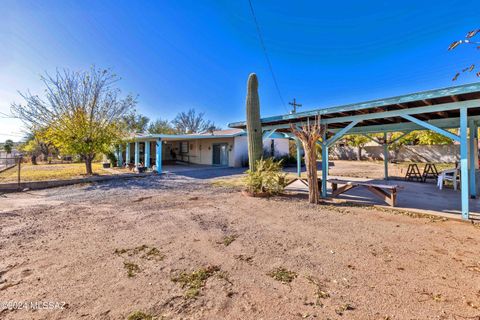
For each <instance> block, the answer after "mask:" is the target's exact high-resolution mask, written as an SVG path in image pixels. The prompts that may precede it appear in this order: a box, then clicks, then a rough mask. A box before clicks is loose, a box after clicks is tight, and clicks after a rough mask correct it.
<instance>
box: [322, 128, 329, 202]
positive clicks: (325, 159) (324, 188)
mask: <svg viewBox="0 0 480 320" xmlns="http://www.w3.org/2000/svg"><path fill="white" fill-rule="evenodd" d="M327 171H328V146H327V133H326V132H324V133H323V138H322V197H323V198H326V197H327V179H328V172H327Z"/></svg>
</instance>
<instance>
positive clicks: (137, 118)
mask: <svg viewBox="0 0 480 320" xmlns="http://www.w3.org/2000/svg"><path fill="white" fill-rule="evenodd" d="M123 121H124V122H125V125H126V130H127V131H128V132H131V133H144V132H146V131H147V126H148V123H149V122H150V119H149V118H148V117H147V116H144V115H142V114H139V113H136V112H131V113H129V114H127V115H125V116H123Z"/></svg>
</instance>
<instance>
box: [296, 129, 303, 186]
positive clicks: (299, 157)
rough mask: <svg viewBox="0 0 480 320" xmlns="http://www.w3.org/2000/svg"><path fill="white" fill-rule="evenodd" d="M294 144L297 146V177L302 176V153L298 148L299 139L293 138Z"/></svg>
mask: <svg viewBox="0 0 480 320" xmlns="http://www.w3.org/2000/svg"><path fill="white" fill-rule="evenodd" d="M295 144H296V145H297V176H299V177H301V176H302V151H301V149H300V148H301V146H300V139H298V138H295Z"/></svg>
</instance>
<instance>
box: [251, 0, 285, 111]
mask: <svg viewBox="0 0 480 320" xmlns="http://www.w3.org/2000/svg"><path fill="white" fill-rule="evenodd" d="M248 3H249V4H250V11H251V13H252V17H253V21H254V22H255V26H256V28H257V33H258V38H259V39H260V45H261V46H262V49H263V53H264V54H265V59H266V60H267V63H268V68H269V69H270V73H271V74H272V78H273V82H274V83H275V88H276V89H277V93H278V96H279V97H280V101H281V102H282V105H283V107H284V108H285V109H286V110H287V111H288V108H287V105H286V104H285V101H284V100H283V97H282V94H281V92H280V87H279V86H278V82H277V78H276V77H275V73H274V72H273V66H272V62H271V61H270V58H269V57H268V53H267V47H266V46H265V41H264V40H263V36H262V32H261V30H260V25H259V24H258V20H257V16H256V15H255V10H253V4H252V0H248Z"/></svg>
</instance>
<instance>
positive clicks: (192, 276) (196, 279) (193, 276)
mask: <svg viewBox="0 0 480 320" xmlns="http://www.w3.org/2000/svg"><path fill="white" fill-rule="evenodd" d="M219 271H220V267H218V266H208V267H206V268H198V269H197V270H195V271H193V272H191V273H188V272H181V273H180V274H179V275H178V276H175V277H172V279H171V280H172V281H173V282H177V283H180V284H181V285H182V288H187V290H186V291H185V294H184V296H185V298H187V299H191V298H195V297H196V296H198V295H199V294H200V290H201V289H202V288H203V287H204V286H205V282H206V281H207V279H208V278H210V277H211V276H213V275H214V274H215V273H217V272H219Z"/></svg>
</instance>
